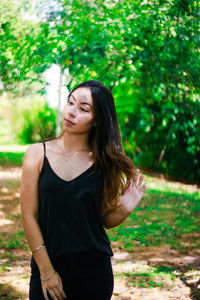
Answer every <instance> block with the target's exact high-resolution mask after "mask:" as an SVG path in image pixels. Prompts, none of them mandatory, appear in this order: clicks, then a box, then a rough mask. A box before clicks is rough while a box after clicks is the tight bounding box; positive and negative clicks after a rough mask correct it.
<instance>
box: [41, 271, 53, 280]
mask: <svg viewBox="0 0 200 300" xmlns="http://www.w3.org/2000/svg"><path fill="white" fill-rule="evenodd" d="M55 274H56V271H55V270H54V272H53V275H51V276H50V277H48V278H41V277H40V279H41V280H42V281H46V280H49V279H51V278H52V277H53V276H54V275H55Z"/></svg>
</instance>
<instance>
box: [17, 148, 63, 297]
mask: <svg viewBox="0 0 200 300" xmlns="http://www.w3.org/2000/svg"><path fill="white" fill-rule="evenodd" d="M43 157H44V152H43V145H42V144H33V145H31V146H29V147H28V149H27V150H26V152H25V156H24V161H23V167H22V176H21V185H20V205H21V213H22V223H23V228H24V233H25V236H26V239H27V242H28V245H29V247H30V249H31V252H33V251H34V250H35V249H36V248H37V247H38V246H39V245H41V244H43V243H44V239H43V236H42V233H41V230H40V227H39V224H38V221H37V217H38V179H39V174H40V166H41V164H42V162H43ZM33 256H34V259H35V261H36V263H37V265H38V268H39V270H40V276H41V278H48V277H50V276H51V275H52V274H53V272H54V268H53V265H52V263H51V261H50V258H49V255H48V253H47V250H46V247H42V248H40V249H39V250H37V251H36V252H35V253H34V254H33ZM53 280H54V281H55V280H56V279H51V280H49V281H48V285H49V283H50V281H51V282H53ZM57 282H58V279H57ZM45 284H46V283H45ZM54 285H55V282H54ZM57 285H58V284H57ZM57 289H58V290H59V292H60V294H61V295H63V298H64V292H63V291H62V285H61V284H60V286H59V287H57ZM48 290H49V289H48ZM52 291H53V289H52ZM49 292H50V293H51V287H50V290H49ZM43 293H44V289H43ZM45 293H46V292H45ZM44 296H46V297H45V299H48V297H47V294H46V295H44ZM55 299H61V298H59V297H58V298H55Z"/></svg>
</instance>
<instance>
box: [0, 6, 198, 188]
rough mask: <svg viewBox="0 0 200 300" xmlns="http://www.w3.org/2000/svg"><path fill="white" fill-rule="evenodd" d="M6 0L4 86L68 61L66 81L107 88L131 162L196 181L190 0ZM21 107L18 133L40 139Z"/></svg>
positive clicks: (194, 9)
mask: <svg viewBox="0 0 200 300" xmlns="http://www.w3.org/2000/svg"><path fill="white" fill-rule="evenodd" d="M8 2H9V1H6V0H3V2H2V4H0V8H2V11H3V13H2V16H1V17H0V22H1V24H0V25H1V28H0V38H1V40H2V43H1V46H0V58H1V59H0V60H1V63H0V76H1V81H2V84H3V89H4V91H9V90H11V91H12V92H15V93H22V91H23V93H27V92H30V88H31V87H32V86H33V85H32V84H33V82H37V83H38V85H39V86H37V88H38V89H39V88H40V90H41V91H44V88H45V87H44V77H43V74H44V71H45V70H47V69H48V68H49V67H50V66H51V65H52V64H53V63H55V64H58V65H59V66H60V67H61V69H62V72H63V73H64V71H65V70H66V69H67V71H68V73H69V76H68V77H67V83H66V84H67V86H68V88H69V89H71V88H72V87H73V86H74V85H76V84H77V83H78V82H81V81H84V80H88V79H98V80H101V81H102V82H103V83H104V84H105V85H106V86H108V87H109V88H110V89H111V90H113V93H114V95H115V98H116V105H117V111H118V115H119V119H120V127H121V131H122V136H123V141H124V146H125V150H126V152H127V153H128V154H129V155H130V156H131V157H132V158H133V159H134V162H135V164H136V165H137V166H139V167H145V168H151V169H154V170H157V171H159V172H163V173H168V174H170V175H172V176H174V177H175V178H176V179H179V178H182V179H183V178H184V179H186V180H188V181H190V182H199V179H200V127H199V126H200V125H199V124H200V123H199V117H200V100H199V99H200V98H199V88H200V85H199V82H200V81H199V78H200V64H199V8H198V1H193V0H188V1H181V0H178V1H177V0H176V1H175V0H172V1H167V0H162V1H161V0H156V1H153V2H151V3H150V2H149V1H138V0H134V1H110V0H109V1H94V0H91V1H81V0H75V1H65V0H64V1H62V2H61V1H56V0H54V5H53V6H52V7H50V6H49V1H47V0H43V1H40V0H39V1H37V4H35V5H31V1H28V2H27V1H26V3H25V4H24V1H22V0H20V1H17V2H16V1H11V2H9V3H10V4H8ZM11 3H12V5H11ZM41 12H42V14H41ZM31 15H33V16H35V17H33V18H31ZM38 78H39V79H38ZM23 115H24V119H26V120H27V121H26V122H24V123H23V126H25V129H24V130H23V132H21V133H19V137H20V138H21V139H22V140H24V141H26V142H32V141H33V140H36V141H37V140H40V136H39V135H38V132H37V133H35V131H34V130H35V125H34V126H33V125H31V124H33V120H32V117H31V116H32V114H29V113H28V112H25V111H24V112H23ZM43 116H44V118H47V116H46V112H44V113H43ZM41 117H42V115H41ZM38 120H40V121H41V119H40V118H38ZM40 121H38V122H36V123H37V126H36V127H37V128H39V127H38V123H40ZM33 127H34V128H33ZM21 128H22V127H21ZM42 136H43V133H42ZM48 136H49V135H48V134H47V136H45V137H48Z"/></svg>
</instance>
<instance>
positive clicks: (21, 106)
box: [11, 98, 56, 143]
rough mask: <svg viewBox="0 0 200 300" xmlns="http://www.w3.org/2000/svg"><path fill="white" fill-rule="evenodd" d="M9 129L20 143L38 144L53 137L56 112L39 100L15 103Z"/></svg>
mask: <svg viewBox="0 0 200 300" xmlns="http://www.w3.org/2000/svg"><path fill="white" fill-rule="evenodd" d="M11 127H12V132H13V133H14V134H15V136H16V137H17V138H18V139H19V141H20V142H22V143H34V142H40V141H41V140H43V139H46V138H51V137H55V130H56V111H55V109H52V108H50V107H49V106H48V104H47V103H46V102H45V101H44V100H43V99H41V98H38V99H37V98H36V99H31V100H30V99H28V101H26V100H22V101H15V104H14V105H13V109H12V120H11Z"/></svg>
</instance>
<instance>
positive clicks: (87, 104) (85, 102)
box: [69, 95, 92, 108]
mask: <svg viewBox="0 0 200 300" xmlns="http://www.w3.org/2000/svg"><path fill="white" fill-rule="evenodd" d="M70 97H72V98H74V100H75V101H76V98H75V97H74V95H70ZM70 97H69V98H70ZM81 104H86V105H89V106H90V107H91V108H92V106H91V104H90V103H88V102H81Z"/></svg>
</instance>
